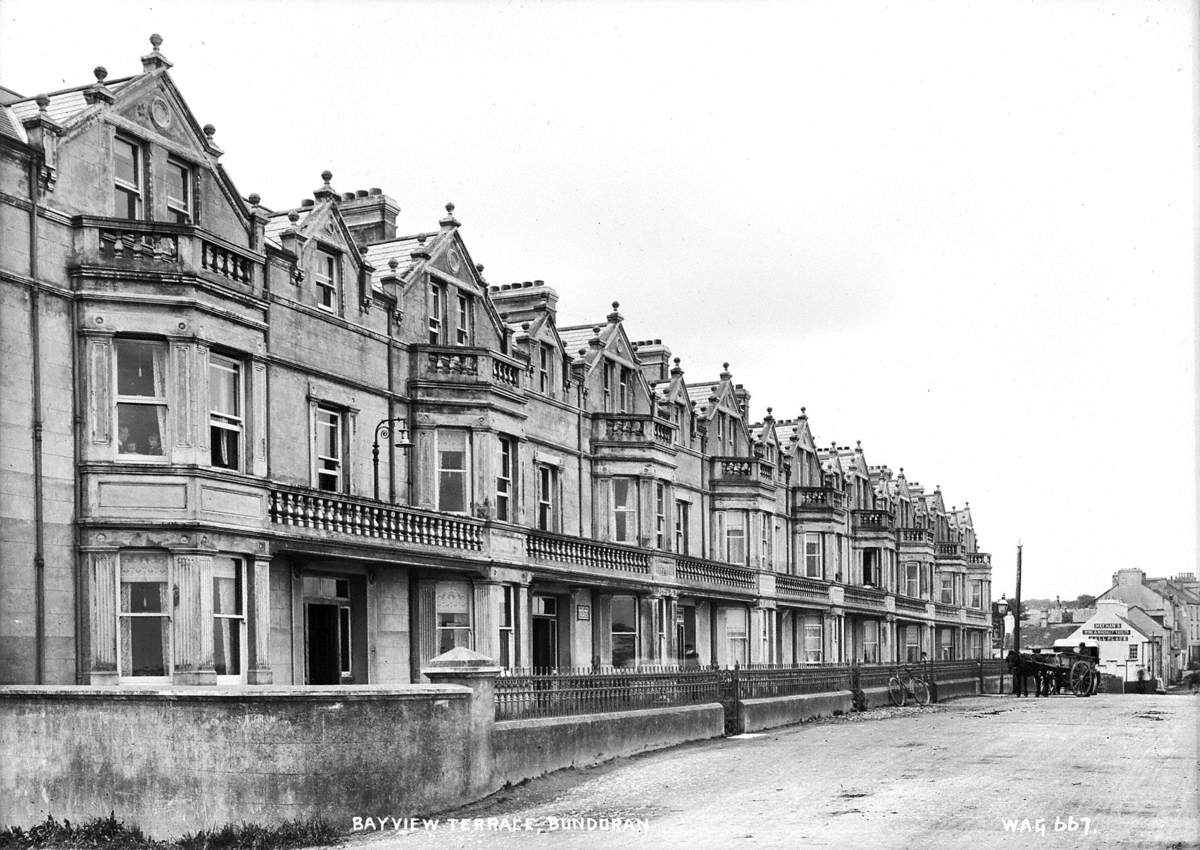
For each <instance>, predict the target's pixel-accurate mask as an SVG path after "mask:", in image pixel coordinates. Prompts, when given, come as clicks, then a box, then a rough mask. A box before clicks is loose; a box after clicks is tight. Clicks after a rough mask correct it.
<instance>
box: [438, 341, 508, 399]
mask: <svg viewBox="0 0 1200 850" xmlns="http://www.w3.org/2000/svg"><path fill="white" fill-rule="evenodd" d="M416 349H417V377H418V378H419V379H421V380H425V381H437V382H451V383H478V382H483V383H490V384H495V385H498V386H502V387H508V388H509V389H514V390H515V389H519V388H520V386H521V367H520V364H519V363H518V362H517V361H516V360H512V359H510V358H508V357H506V356H505V355H503V354H499V353H498V352H495V351H490V350H489V349H486V348H467V347H465V346H452V345H421V346H416Z"/></svg>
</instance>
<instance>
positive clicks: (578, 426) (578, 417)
mask: <svg viewBox="0 0 1200 850" xmlns="http://www.w3.org/2000/svg"><path fill="white" fill-rule="evenodd" d="M581 377H582V376H581ZM584 392H585V390H584V386H583V381H582V380H580V381H579V387H578V388H577V389H576V390H575V461H576V465H577V467H578V470H579V471H578V473H577V474H576V478H577V479H578V481H577V482H576V483H577V485H578V488H579V499H578V501H579V536H580V537H583V533H584V532H583V396H584ZM560 530H561V529H560ZM595 533H596V529H595V528H589V529H588V534H589V536H594V535H595Z"/></svg>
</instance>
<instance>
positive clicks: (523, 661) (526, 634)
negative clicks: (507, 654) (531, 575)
mask: <svg viewBox="0 0 1200 850" xmlns="http://www.w3.org/2000/svg"><path fill="white" fill-rule="evenodd" d="M513 602H514V603H515V604H516V606H517V610H516V614H515V616H516V619H517V622H516V626H517V642H518V645H519V647H520V648H519V650H518V653H519V654H518V657H517V663H518V666H520V667H532V666H533V588H532V587H531V586H530V585H529V584H527V583H525V582H522V583H521V584H519V585H517V586H515V587H514V588H513Z"/></svg>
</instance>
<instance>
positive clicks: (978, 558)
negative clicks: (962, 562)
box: [967, 552, 992, 567]
mask: <svg viewBox="0 0 1200 850" xmlns="http://www.w3.org/2000/svg"><path fill="white" fill-rule="evenodd" d="M967 563H968V564H971V565H972V566H976V567H990V566H991V565H992V556H991V554H989V553H987V552H968V553H967Z"/></svg>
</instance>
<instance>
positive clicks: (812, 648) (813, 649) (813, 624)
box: [804, 617, 825, 664]
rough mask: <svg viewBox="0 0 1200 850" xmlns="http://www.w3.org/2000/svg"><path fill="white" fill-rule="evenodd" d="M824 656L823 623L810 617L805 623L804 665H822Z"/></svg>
mask: <svg viewBox="0 0 1200 850" xmlns="http://www.w3.org/2000/svg"><path fill="white" fill-rule="evenodd" d="M824 655H825V653H824V644H823V643H822V629H821V621H820V620H819V619H816V618H814V617H808V618H807V619H805V621H804V663H805V664H820V663H821V660H822V658H824Z"/></svg>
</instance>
